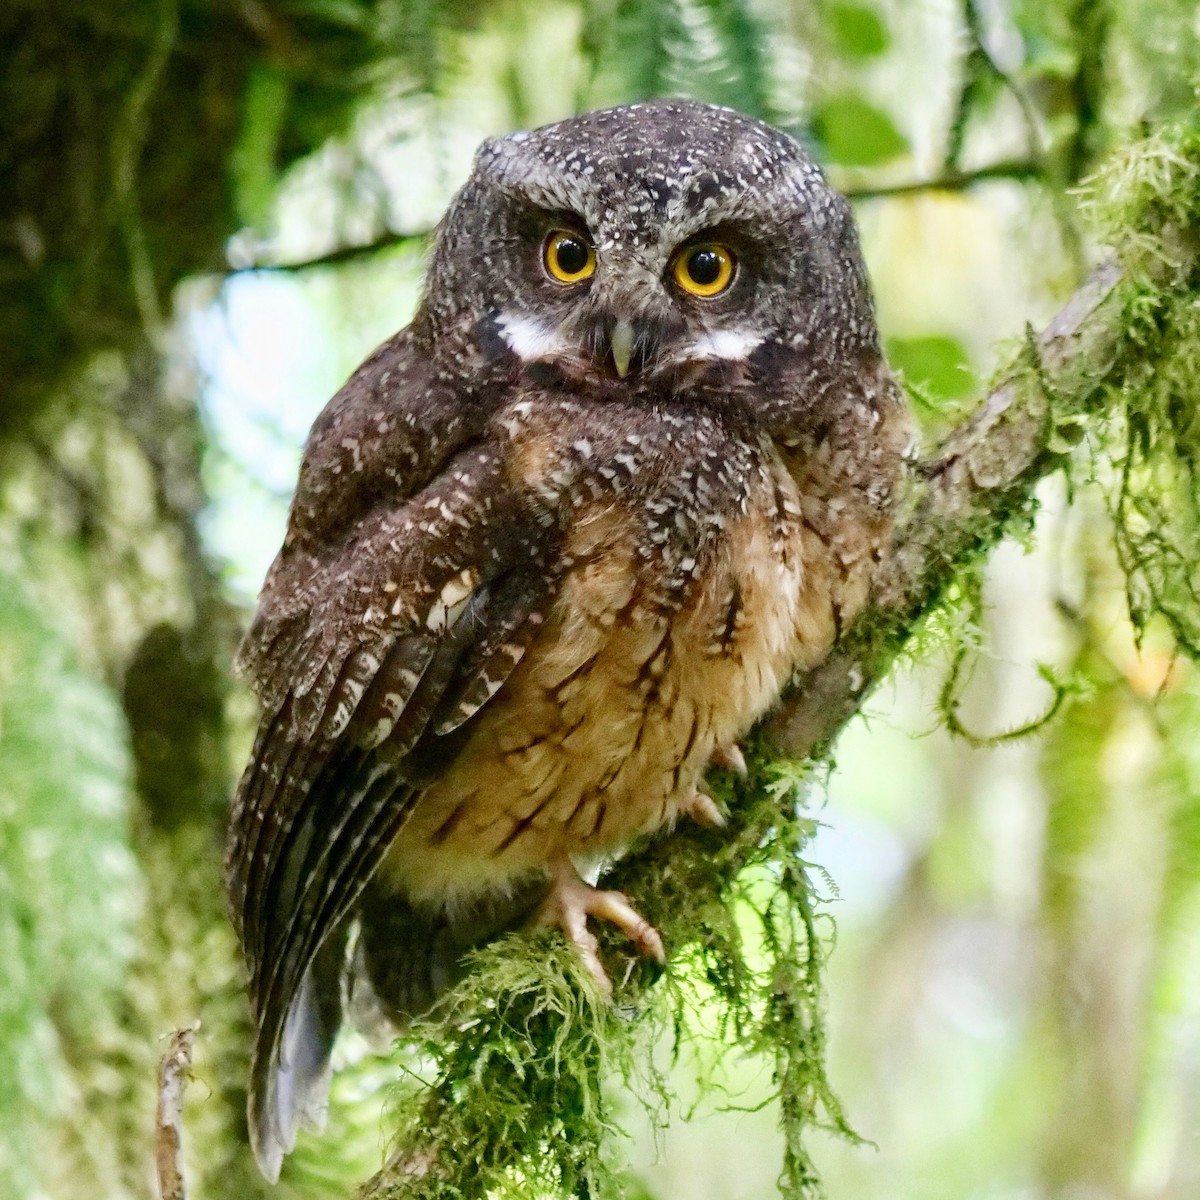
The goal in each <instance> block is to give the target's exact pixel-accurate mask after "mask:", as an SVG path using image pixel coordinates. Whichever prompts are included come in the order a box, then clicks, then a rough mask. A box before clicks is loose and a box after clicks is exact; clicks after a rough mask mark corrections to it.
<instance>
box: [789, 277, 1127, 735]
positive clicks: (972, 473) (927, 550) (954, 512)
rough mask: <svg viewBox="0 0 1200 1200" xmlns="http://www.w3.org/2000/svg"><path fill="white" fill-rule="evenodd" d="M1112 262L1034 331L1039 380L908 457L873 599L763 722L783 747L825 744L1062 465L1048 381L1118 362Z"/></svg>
mask: <svg viewBox="0 0 1200 1200" xmlns="http://www.w3.org/2000/svg"><path fill="white" fill-rule="evenodd" d="M1121 279H1122V273H1121V269H1120V268H1119V267H1118V266H1117V264H1116V263H1114V262H1107V263H1105V264H1103V265H1102V266H1100V267H1098V268H1097V269H1096V270H1095V271H1094V272H1093V273H1092V275H1091V277H1090V278H1089V279H1088V281H1087V282H1086V283H1085V284H1084V285H1083V287H1081V288H1080V289H1079V290H1078V291H1077V292H1076V293H1075V294H1074V295H1073V296H1072V297H1071V299H1070V300H1069V301H1068V302H1067V304H1066V305H1065V306H1064V307H1063V308H1062V310H1061V311H1060V312H1059V313H1058V315H1057V316H1056V317H1055V318H1054V319H1053V320H1052V321H1051V322H1050V324H1049V325H1047V326H1046V329H1045V330H1044V331H1043V333H1042V334H1041V336H1040V337H1038V338H1037V339H1036V343H1035V345H1034V350H1035V352H1036V357H1037V363H1036V367H1037V370H1038V374H1039V376H1040V381H1041V383H1040V386H1039V385H1038V384H1036V383H1033V384H1032V386H1031V383H1032V381H1031V380H1029V379H1028V378H1019V377H1010V378H1009V379H1007V380H1006V381H1005V382H1003V383H1001V384H1000V386H999V387H997V388H996V389H995V390H994V391H993V392H992V393H991V394H990V395H989V396H988V397H987V398H986V400H985V401H984V402H983V404H981V405H980V407H979V408H978V409H977V410H976V412H975V413H974V415H973V416H972V417H970V418H969V419H968V420H967V421H966V422H964V423H963V425H962V426H960V427H959V428H958V429H956V430H955V431H954V432H953V433H952V434H951V435H950V436H949V437H948V438H947V439H946V441H945V443H944V444H943V445H942V447H941V448H940V450H939V452H938V453H937V455H936V456H935V457H934V458H933V459H931V460H930V461H928V462H925V463H920V464H917V465H916V467H915V468H914V470H913V472H912V477H911V479H910V488H909V495H908V497H907V504H906V506H905V507H906V509H907V516H905V517H903V518H902V519H901V521H900V523H899V524H898V526H897V529H896V533H895V536H894V538H893V541H892V547H891V552H890V553H889V554H888V555H887V556H886V557H885V558H884V560H883V561H882V562H881V564H880V566H879V568H878V570H877V572H876V576H875V580H874V584H873V588H872V594H873V596H874V600H873V603H872V604H871V606H870V607H869V608H868V610H867V612H866V613H864V614H863V616H862V617H860V618H859V620H858V621H857V622H855V624H854V625H853V626H852V627H851V629H850V630H849V631H848V633H847V634H846V636H845V637H844V638H843V639H842V641H841V643H840V644H839V646H838V648H837V649H836V650H835V651H834V653H833V654H832V655H831V656H830V657H829V658H828V659H827V660H826V661H825V662H824V663H822V664H821V665H820V666H819V667H817V668H815V669H814V670H813V671H811V672H809V673H808V675H807V676H806V677H805V678H804V679H803V680H801V681H800V682H799V683H798V684H797V685H796V687H794V688H793V689H792V691H791V692H790V693H789V695H788V696H787V697H786V699H785V701H784V703H783V705H782V706H781V708H780V709H779V711H778V712H777V713H776V714H775V715H774V716H773V717H772V718H771V719H770V720H769V721H768V723H767V726H766V728H767V733H768V735H769V737H770V738H771V740H772V741H773V742H774V743H775V744H776V745H777V746H778V748H779V749H780V750H781V751H783V752H784V753H786V754H788V755H790V756H792V757H795V758H805V757H807V756H808V755H810V754H812V753H814V752H816V751H818V750H819V749H820V747H822V746H823V745H827V744H828V743H829V742H831V741H832V740H833V739H834V738H835V737H836V735H837V733H838V732H839V731H840V729H841V728H842V726H843V725H844V724H845V723H846V721H847V720H849V718H850V717H851V716H852V715H853V714H854V713H855V712H857V711H858V709H859V707H860V706H861V704H862V701H863V700H864V699H865V698H866V696H867V694H868V693H869V691H870V690H871V687H872V686H873V684H874V683H875V682H876V681H877V680H878V679H879V678H881V677H882V675H883V674H884V673H886V671H887V669H888V667H889V666H890V665H891V662H892V660H893V659H894V658H895V656H896V654H897V653H898V652H899V650H900V649H901V648H902V646H903V643H904V641H905V640H906V637H907V635H908V634H909V633H911V632H912V630H913V628H914V627H915V625H916V623H917V622H918V621H919V619H920V617H921V616H922V615H923V614H924V613H925V612H927V611H928V610H929V608H930V607H932V605H933V604H934V603H936V601H937V599H938V597H939V596H940V595H941V593H942V590H943V588H944V587H945V584H946V582H947V581H948V580H949V579H950V578H951V577H952V576H953V575H954V573H955V571H956V570H957V569H958V568H960V567H961V566H962V565H963V564H964V563H965V562H967V561H969V560H970V559H972V558H976V557H979V556H980V555H982V554H986V553H987V551H988V550H990V549H991V548H992V546H994V545H995V544H996V543H997V542H999V541H1000V540H1001V538H1002V537H1003V536H1004V534H1005V533H1006V532H1007V531H1008V529H1009V527H1010V524H1011V521H1012V518H1013V517H1014V515H1016V514H1017V513H1019V512H1020V511H1021V510H1023V509H1025V508H1027V507H1028V506H1029V504H1030V503H1031V502H1032V499H1033V491H1034V488H1035V487H1036V486H1037V484H1038V482H1039V481H1040V480H1041V479H1042V478H1043V477H1044V476H1045V475H1047V474H1049V473H1050V472H1052V471H1053V470H1055V469H1056V468H1057V467H1059V466H1060V465H1061V463H1062V457H1061V455H1060V454H1058V453H1055V452H1053V451H1052V450H1050V448H1049V447H1048V445H1047V440H1048V438H1047V435H1048V433H1049V432H1050V431H1049V429H1048V424H1049V422H1048V417H1049V416H1050V412H1049V407H1050V406H1049V402H1048V398H1047V396H1046V390H1045V389H1046V388H1047V387H1050V388H1052V387H1053V385H1052V383H1051V382H1050V381H1051V379H1052V377H1058V376H1061V375H1063V374H1065V373H1067V372H1069V371H1070V370H1071V369H1072V368H1074V367H1076V366H1078V365H1079V363H1080V361H1081V360H1086V362H1087V363H1088V364H1089V365H1091V364H1095V365H1096V366H1097V367H1098V368H1100V369H1099V370H1097V371H1096V373H1095V375H1094V376H1093V379H1094V382H1095V383H1096V385H1097V386H1098V385H1099V383H1100V382H1101V379H1102V376H1103V368H1104V366H1105V364H1106V363H1107V365H1108V367H1109V369H1110V370H1116V369H1118V365H1119V364H1118V360H1119V355H1118V354H1117V348H1118V339H1119V336H1120V329H1119V324H1118V322H1117V321H1116V320H1115V319H1114V314H1112V313H1111V312H1109V311H1107V308H1106V302H1107V301H1108V300H1109V299H1110V297H1111V296H1112V295H1113V293H1114V291H1116V289H1117V286H1118V284H1119V283H1120V282H1121ZM1093 395H1094V388H1093V389H1088V390H1086V391H1085V392H1084V393H1083V394H1082V395H1076V396H1075V397H1073V399H1075V401H1076V405H1077V410H1078V411H1077V413H1075V414H1072V413H1071V411H1070V406H1069V403H1068V404H1067V405H1066V406H1065V407H1063V406H1060V407H1058V408H1057V411H1056V412H1055V414H1054V417H1055V421H1056V422H1057V423H1062V421H1063V420H1064V419H1069V418H1070V417H1071V416H1072V415H1079V416H1083V415H1086V414H1087V411H1088V409H1089V406H1090V404H1091V401H1092V397H1093Z"/></svg>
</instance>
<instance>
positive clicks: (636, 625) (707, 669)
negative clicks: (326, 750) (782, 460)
mask: <svg viewBox="0 0 1200 1200" xmlns="http://www.w3.org/2000/svg"><path fill="white" fill-rule="evenodd" d="M776 475H777V478H776V479H775V480H774V481H773V482H774V484H775V486H773V487H764V488H763V489H761V492H760V494H756V495H752V496H751V499H750V504H749V511H748V512H747V513H746V514H745V515H744V516H740V517H738V518H737V520H736V522H734V523H732V524H731V525H730V527H729V529H728V534H727V537H726V539H725V541H724V542H723V544H722V545H721V546H720V547H719V548H718V549H717V551H716V553H715V554H713V555H712V557H711V558H710V560H709V561H708V564H707V569H706V570H705V571H704V573H703V575H702V576H701V577H700V578H699V579H697V580H694V581H693V583H692V584H691V585H690V586H691V591H690V593H689V594H688V596H687V597H686V598H685V602H684V604H683V606H682V608H681V609H680V611H678V612H675V613H673V614H671V615H670V616H666V615H663V614H662V613H661V611H659V610H658V609H657V608H656V606H655V605H653V604H647V603H645V602H644V600H645V596H644V593H643V592H642V591H641V590H640V588H639V579H640V578H641V576H642V575H643V573H644V572H645V564H644V563H641V564H640V566H641V570H639V561H638V560H637V559H636V558H635V551H634V540H635V539H634V536H633V528H634V527H633V524H632V520H631V518H630V516H629V514H628V513H625V512H623V511H622V510H620V509H617V508H613V507H608V508H599V507H598V508H597V509H596V510H595V511H593V512H591V513H590V514H585V515H584V516H583V517H582V519H581V520H579V521H577V523H576V526H575V528H574V530H573V532H572V535H571V539H570V542H569V544H568V551H569V552H570V554H571V557H572V561H574V562H575V564H576V565H575V567H574V568H572V569H571V570H570V571H569V572H568V574H567V575H566V576H565V577H564V580H563V584H562V587H561V591H560V594H559V598H558V600H557V601H556V604H555V607H554V608H553V609H552V611H551V613H550V614H549V616H548V618H547V621H546V624H545V627H544V628H543V630H542V631H541V633H540V634H539V635H538V638H537V640H536V641H535V642H534V643H533V644H532V645H531V646H530V648H529V649H528V651H527V652H526V654H525V657H524V659H523V660H522V661H521V663H520V664H519V665H518V667H517V668H516V670H515V671H514V672H513V674H512V675H511V676H510V678H509V679H508V681H507V683H506V684H505V686H504V687H503V688H502V689H501V691H500V692H499V693H498V694H497V696H496V697H495V698H494V699H493V700H492V701H491V702H490V703H489V704H488V705H487V706H486V707H485V709H483V710H482V711H481V713H480V715H479V718H478V725H477V727H476V730H475V732H474V734H473V735H472V738H471V740H470V741H469V742H468V744H467V745H466V747H465V748H464V749H463V751H462V752H461V753H460V754H459V756H458V757H457V758H456V759H455V761H454V763H453V765H452V766H451V767H450V769H449V770H448V771H447V772H446V774H445V775H444V776H443V777H441V778H440V779H439V780H438V781H437V782H436V783H434V784H432V785H431V786H430V787H429V788H428V789H427V790H426V791H425V792H424V793H423V794H422V796H421V798H420V799H419V801H418V802H417V805H416V807H415V810H414V812H413V815H412V817H411V818H410V820H409V821H408V823H407V824H406V825H405V826H404V828H403V829H402V831H401V833H400V835H399V837H398V838H397V840H396V843H395V845H394V846H393V848H392V851H391V852H390V854H389V858H388V861H387V864H386V866H385V868H384V869H385V870H386V871H387V872H388V873H389V874H390V875H392V876H393V877H394V878H395V881H396V882H397V883H398V884H399V885H400V886H401V887H403V889H404V890H405V891H406V892H407V893H408V895H409V896H410V897H411V898H412V899H413V900H415V901H418V902H420V901H437V902H451V901H453V899H454V898H455V897H458V896H466V895H473V894H477V893H479V892H481V891H484V890H488V889H492V888H503V887H504V886H505V883H506V882H507V881H508V880H510V879H512V878H513V877H515V876H518V875H523V874H526V873H528V872H530V871H533V870H537V869H539V868H542V867H544V866H546V865H547V864H549V863H550V862H553V861H555V860H558V859H561V858H562V857H563V856H564V855H565V856H570V857H572V858H574V859H576V860H586V859H595V858H598V857H601V856H603V855H605V854H608V853H611V852H613V851H614V850H616V849H618V848H620V847H621V846H623V845H624V844H626V843H628V842H629V841H630V840H631V839H632V838H633V837H635V836H636V835H638V834H640V833H645V832H649V831H651V830H653V829H656V828H658V827H659V826H661V825H663V824H665V823H668V822H670V821H672V820H673V819H674V818H675V816H676V815H677V814H678V812H679V809H680V807H681V806H682V805H684V804H686V802H687V800H688V799H689V798H690V797H691V795H692V793H693V791H694V790H695V788H696V785H697V784H698V783H699V781H700V777H701V775H702V774H703V772H704V769H705V767H706V765H707V763H708V761H709V759H710V757H711V756H712V753H713V751H714V750H715V749H716V748H717V747H719V746H728V745H729V744H730V743H732V742H734V741H735V740H736V739H737V738H738V737H740V736H741V735H742V734H744V733H745V732H746V731H747V730H748V729H749V727H750V726H751V725H752V724H753V722H754V721H755V719H756V718H757V717H759V716H760V715H761V714H762V713H763V712H764V711H765V710H766V709H767V708H768V707H769V706H770V705H771V703H772V702H773V701H774V700H775V699H776V697H777V696H778V695H779V692H780V690H781V689H782V687H783V685H784V683H785V682H786V680H787V678H788V676H789V675H790V674H791V672H792V671H793V670H794V669H795V668H796V667H797V666H804V665H811V664H812V663H814V662H816V661H818V660H819V659H820V658H821V657H823V656H824V654H825V653H826V652H827V650H828V648H829V646H830V644H831V643H832V640H833V636H834V620H833V615H832V613H833V608H832V604H833V596H834V581H835V580H836V579H837V578H838V577H839V570H838V568H837V567H836V566H835V565H834V564H833V562H832V561H831V558H830V554H829V551H828V548H827V547H826V546H825V545H824V543H823V542H821V541H820V540H819V539H818V538H816V537H815V536H814V535H813V534H812V533H811V532H810V531H809V530H808V529H806V528H805V527H804V526H803V525H802V524H801V522H800V521H799V519H798V514H799V511H800V505H799V501H798V499H797V497H796V496H795V492H794V485H793V483H792V481H791V478H790V477H789V476H787V475H786V473H785V472H784V470H783V468H782V466H780V467H778V469H777V472H776ZM781 494H782V496H783V498H784V499H785V501H786V502H787V503H786V507H787V508H788V509H791V510H794V511H793V512H792V514H791V515H790V516H786V517H785V516H784V515H783V514H780V513H778V512H777V511H776V504H777V498H778V497H779V496H780V495H781ZM735 596H737V597H738V598H739V603H737V604H736V605H734V597H735ZM731 606H733V609H734V610H735V611H736V617H735V619H733V620H732V621H731V620H730V614H731Z"/></svg>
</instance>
